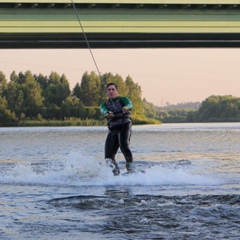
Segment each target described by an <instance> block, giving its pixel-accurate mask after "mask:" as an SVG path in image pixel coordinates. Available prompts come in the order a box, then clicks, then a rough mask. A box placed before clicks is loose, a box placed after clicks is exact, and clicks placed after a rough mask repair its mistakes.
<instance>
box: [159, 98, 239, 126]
mask: <svg viewBox="0 0 240 240" xmlns="http://www.w3.org/2000/svg"><path fill="white" fill-rule="evenodd" d="M155 118H156V119H158V120H159V121H161V122H165V123H176V122H239V121H240V98H237V97H233V96H231V95H226V96H217V95H212V96H210V97H208V98H206V99H205V100H204V101H203V102H201V103H200V102H195V103H192V102H190V103H186V104H177V105H169V106H166V107H156V116H155Z"/></svg>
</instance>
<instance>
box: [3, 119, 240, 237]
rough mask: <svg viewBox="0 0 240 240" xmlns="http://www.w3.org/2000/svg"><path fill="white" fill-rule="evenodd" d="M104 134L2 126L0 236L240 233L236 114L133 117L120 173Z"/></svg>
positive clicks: (239, 138) (94, 130)
mask: <svg viewBox="0 0 240 240" xmlns="http://www.w3.org/2000/svg"><path fill="white" fill-rule="evenodd" d="M106 134H107V130H106V128H105V127H43V128H42V127H35V128H0V194H1V197H0V209H1V211H0V239H4V240H11V239H16V240H19V239H52V240H54V239H84V240H88V239H91V240H95V239H96V240H99V239H145V240H146V239H240V238H239V236H240V228H239V226H240V123H217V124H216V123H215V124H210V123H209V124H208V123H206V124H162V125H154V126H133V134H132V139H131V149H132V152H133V155H134V159H135V162H136V165H137V168H139V169H144V170H145V171H146V173H145V174H137V175H134V174H133V175H131V176H127V177H126V176H118V177H114V176H113V175H112V173H111V170H110V169H109V168H108V167H107V166H106V165H105V163H104V160H103V155H104V154H103V148H104V146H103V145H104V141H105V137H106ZM117 161H118V162H119V165H120V168H121V171H122V172H125V169H124V159H123V157H122V154H121V153H120V152H119V153H118V155H117Z"/></svg>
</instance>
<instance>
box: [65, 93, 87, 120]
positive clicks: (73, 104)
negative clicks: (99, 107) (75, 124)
mask: <svg viewBox="0 0 240 240" xmlns="http://www.w3.org/2000/svg"><path fill="white" fill-rule="evenodd" d="M61 115H62V118H71V117H74V118H85V117H86V109H85V107H84V105H83V104H82V103H81V101H80V99H79V98H77V97H75V96H70V97H68V98H67V99H66V100H64V101H63V104H62V106H61Z"/></svg>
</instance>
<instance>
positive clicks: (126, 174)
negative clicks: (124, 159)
mask: <svg viewBox="0 0 240 240" xmlns="http://www.w3.org/2000/svg"><path fill="white" fill-rule="evenodd" d="M141 173H146V172H145V171H144V170H133V171H127V172H124V173H122V174H121V176H132V175H134V174H141Z"/></svg>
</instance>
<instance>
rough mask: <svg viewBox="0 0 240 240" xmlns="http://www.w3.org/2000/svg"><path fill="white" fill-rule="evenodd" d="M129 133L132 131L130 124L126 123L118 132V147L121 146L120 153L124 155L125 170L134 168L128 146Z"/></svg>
mask: <svg viewBox="0 0 240 240" xmlns="http://www.w3.org/2000/svg"><path fill="white" fill-rule="evenodd" d="M131 133H132V124H131V123H128V124H126V125H124V127H123V128H122V130H121V131H120V132H119V134H118V137H119V143H120V148H121V151H122V153H123V155H124V157H125V160H126V168H127V170H134V169H135V166H134V164H133V156H132V152H131V150H130V147H129V145H130V138H131Z"/></svg>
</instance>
